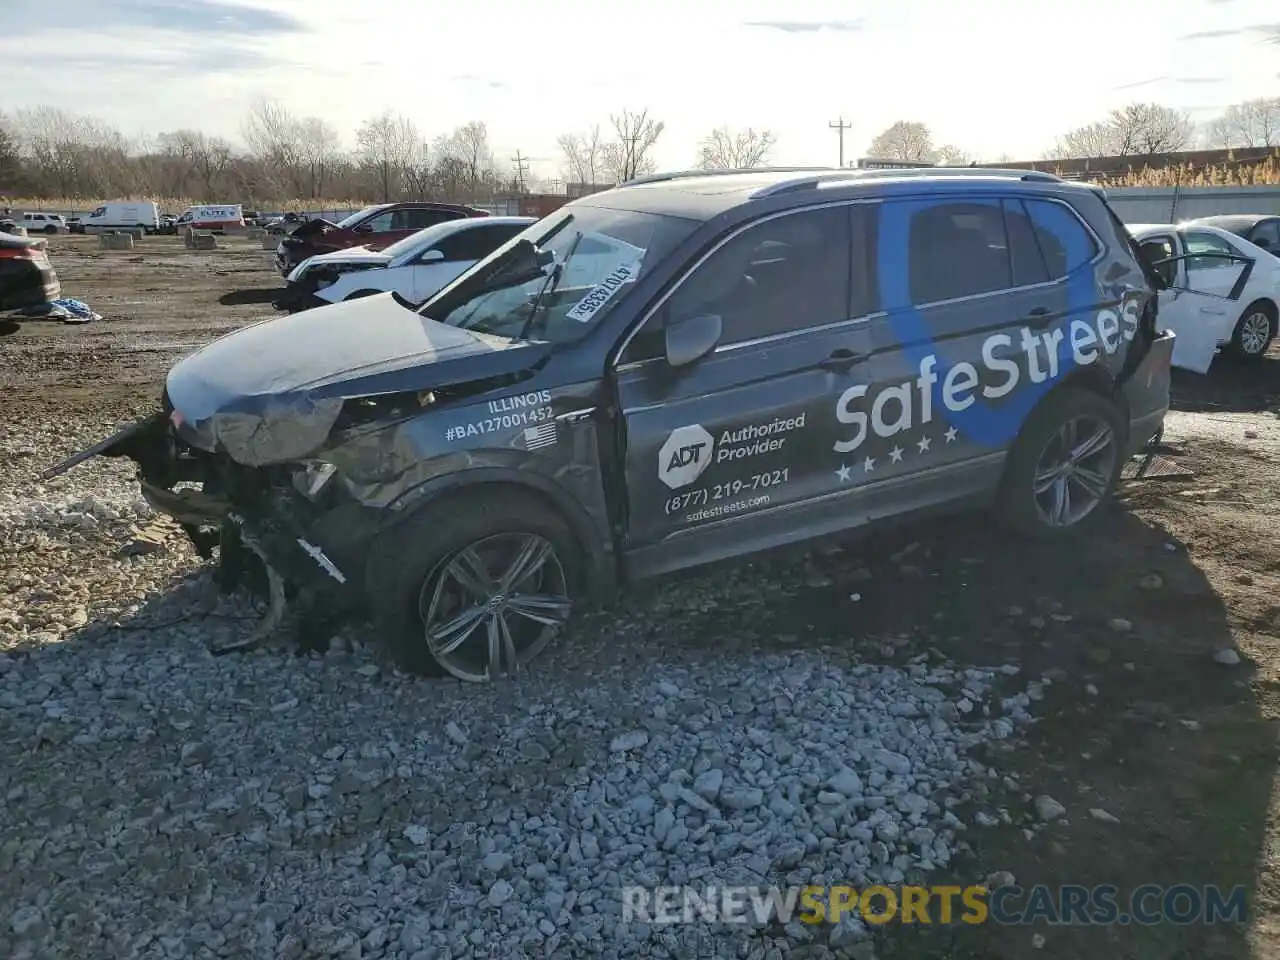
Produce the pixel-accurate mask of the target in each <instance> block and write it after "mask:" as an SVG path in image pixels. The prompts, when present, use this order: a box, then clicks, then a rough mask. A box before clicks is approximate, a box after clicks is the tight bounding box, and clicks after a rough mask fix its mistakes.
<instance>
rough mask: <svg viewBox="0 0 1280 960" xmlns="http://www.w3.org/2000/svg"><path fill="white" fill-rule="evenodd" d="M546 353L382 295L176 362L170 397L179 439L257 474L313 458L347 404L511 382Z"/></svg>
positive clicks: (252, 332) (300, 316) (272, 326)
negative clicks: (498, 379) (509, 377)
mask: <svg viewBox="0 0 1280 960" xmlns="http://www.w3.org/2000/svg"><path fill="white" fill-rule="evenodd" d="M550 350H551V345H550V344H548V343H541V342H538V343H529V342H522V341H513V340H506V339H504V338H502V337H493V336H488V335H485V334H479V333H472V332H470V331H467V330H460V329H458V328H457V327H450V326H446V325H445V324H442V323H437V322H436V321H434V320H429V319H427V318H426V317H423V316H419V315H418V314H417V313H415V312H414V311H412V310H409V309H406V308H405V307H402V306H401V305H400V304H399V303H398V302H397V300H396V298H395V295H394V294H390V293H386V294H380V295H378V296H373V297H364V298H362V299H359V300H352V301H348V302H345V303H338V304H334V305H333V306H329V307H317V308H315V309H313V310H304V311H302V312H301V313H295V314H292V315H290V316H285V317H278V318H275V319H272V320H267V321H264V322H263V323H259V324H255V325H254V326H251V327H246V328H244V329H243V330H237V331H236V332H235V333H231V334H228V335H227V336H225V337H222V338H220V339H218V340H215V341H214V342H213V343H211V344H209V345H208V346H206V347H204V348H203V349H201V350H199V351H197V352H196V353H194V354H192V355H191V356H189V357H187V358H186V359H185V360H183V361H181V362H180V363H178V364H177V365H176V366H175V367H174V368H173V369H172V370H170V371H169V376H168V380H167V382H166V390H167V392H168V396H169V402H170V403H171V404H172V405H173V408H174V411H175V415H176V421H177V423H178V429H179V432H180V433H181V434H182V436H183V438H184V439H185V440H187V441H188V442H189V443H191V444H192V445H194V446H196V447H199V448H200V449H203V450H208V451H213V450H215V449H217V448H219V447H221V448H222V449H224V450H225V451H226V452H227V454H228V455H229V456H230V457H231V458H232V459H233V460H235V461H237V462H239V463H242V464H244V465H246V466H252V467H257V466H263V465H265V464H269V463H282V462H285V461H288V460H297V459H299V458H301V457H305V456H306V455H307V454H309V453H311V452H313V451H314V450H316V449H317V448H318V447H320V446H321V445H322V444H323V443H324V441H325V440H326V439H327V438H328V436H329V431H330V430H331V429H332V428H333V424H334V422H335V421H336V420H337V418H338V414H339V413H340V412H341V410H342V406H343V403H344V402H345V401H346V400H348V399H351V398H354V397H371V396H380V395H385V394H391V393H401V392H405V391H421V390H431V389H436V388H440V387H446V386H451V385H453V384H458V383H466V382H468V381H471V380H479V379H483V378H488V377H495V376H502V375H505V374H512V373H517V372H519V371H521V370H526V369H528V368H530V367H532V366H534V365H536V364H537V363H538V362H539V361H540V360H542V359H543V358H544V357H546V355H547V354H548V353H549V352H550Z"/></svg>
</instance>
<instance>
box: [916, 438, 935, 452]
mask: <svg viewBox="0 0 1280 960" xmlns="http://www.w3.org/2000/svg"><path fill="white" fill-rule="evenodd" d="M932 442H933V441H932V440H930V439H929V438H928V437H921V438H920V440H919V441H918V442H917V443H916V449H917V450H919V451H920V452H921V453H927V452H928V451H929V444H930V443H932Z"/></svg>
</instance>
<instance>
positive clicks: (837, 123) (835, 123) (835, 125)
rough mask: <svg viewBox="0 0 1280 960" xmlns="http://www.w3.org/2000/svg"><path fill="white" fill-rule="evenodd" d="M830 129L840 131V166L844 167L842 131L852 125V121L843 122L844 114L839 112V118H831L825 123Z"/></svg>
mask: <svg viewBox="0 0 1280 960" xmlns="http://www.w3.org/2000/svg"><path fill="white" fill-rule="evenodd" d="M827 126H828V127H830V128H831V129H832V130H838V131H839V133H840V167H841V169H843V168H844V132H845V131H846V130H848V129H850V128H852V127H853V124H852V123H845V122H844V114H843V113H842V114H840V119H839V120H832V121H831V122H830V123H828V124H827Z"/></svg>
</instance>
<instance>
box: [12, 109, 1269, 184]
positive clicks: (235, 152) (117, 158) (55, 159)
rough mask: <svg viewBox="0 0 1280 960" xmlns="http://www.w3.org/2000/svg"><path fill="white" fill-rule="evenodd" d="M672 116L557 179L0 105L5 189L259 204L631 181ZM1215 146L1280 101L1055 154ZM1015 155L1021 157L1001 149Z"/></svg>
mask: <svg viewBox="0 0 1280 960" xmlns="http://www.w3.org/2000/svg"><path fill="white" fill-rule="evenodd" d="M665 129H666V124H665V123H664V122H663V121H662V120H660V119H658V118H657V117H654V116H652V115H651V113H650V111H649V110H648V109H640V110H633V109H623V110H621V111H620V112H618V113H616V114H611V115H610V116H609V117H608V120H607V121H602V122H600V123H596V124H592V125H591V126H589V127H588V128H586V129H584V130H577V131H569V132H565V133H563V134H561V135H560V136H559V137H558V138H557V144H558V147H559V151H560V154H561V156H560V176H559V178H558V179H559V183H555V182H551V181H547V180H545V179H542V178H537V177H533V178H530V177H527V176H526V175H525V172H524V170H523V169H521V168H519V167H515V166H513V165H512V164H511V163H510V162H503V161H499V160H498V159H497V157H496V156H495V153H494V149H493V147H492V145H491V141H490V134H489V129H488V127H487V126H486V125H485V124H484V123H483V122H482V121H478V120H476V121H470V122H468V123H464V124H462V125H461V126H459V127H457V128H455V129H454V130H452V131H451V132H449V133H444V134H437V135H435V136H431V135H430V134H429V133H428V132H427V131H424V130H423V129H422V128H420V127H419V126H418V125H417V124H416V123H415V122H414V121H413V120H412V119H410V118H408V117H405V116H403V115H400V114H396V113H392V112H389V111H388V112H383V113H381V114H378V115H375V116H372V117H369V118H368V119H366V120H365V121H364V122H363V123H361V124H360V125H359V126H358V127H357V128H356V130H355V131H354V137H353V139H354V144H355V146H354V149H349V148H347V147H345V146H344V144H343V138H342V136H341V134H340V133H339V131H338V130H337V129H336V128H335V127H334V126H333V125H332V124H331V123H330V122H329V121H327V120H325V119H324V118H322V117H318V116H301V115H298V114H295V113H293V112H291V111H290V110H288V109H287V108H285V107H284V106H282V105H281V104H280V103H278V102H275V101H271V100H266V99H260V100H258V101H257V102H255V103H254V104H253V106H252V107H251V109H250V110H249V112H248V114H247V116H246V117H245V118H244V121H243V124H242V126H241V140H242V144H241V145H239V146H237V145H236V144H233V143H232V142H231V141H230V140H228V139H226V138H224V137H219V136H215V135H212V134H208V133H205V132H203V131H200V130H196V129H183V130H172V131H167V132H164V133H159V134H156V135H154V136H150V137H143V138H139V139H133V140H131V139H130V138H128V137H126V136H125V135H124V134H123V133H121V131H120V130H118V129H117V128H115V127H113V126H112V125H110V124H108V123H105V122H103V121H102V120H100V119H97V118H95V117H91V116H86V115H80V114H75V113H71V112H68V111H65V110H60V109H58V108H55V107H49V106H40V107H35V108H32V109H26V110H18V111H16V112H14V113H13V114H11V115H8V116H6V115H3V114H0V193H4V194H7V195H9V196H26V197H33V198H68V199H75V198H83V199H103V198H107V197H157V198H161V197H167V198H180V197H186V198H199V199H203V200H206V201H209V202H216V201H218V200H228V201H239V202H244V203H248V204H252V205H265V204H267V203H272V204H284V205H288V204H291V203H296V204H305V203H306V202H308V201H315V200H321V199H327V200H344V201H350V202H355V203H366V202H378V201H387V200H399V199H421V200H445V199H447V200H459V201H482V200H487V199H491V198H492V197H494V196H496V195H500V194H511V193H520V192H541V191H552V192H555V191H557V190H558V189H559V187H560V185H561V184H563V185H566V186H567V185H580V186H583V187H586V188H592V187H599V186H607V185H610V184H615V183H621V182H623V181H626V180H630V179H633V178H634V177H637V176H640V175H643V174H645V173H650V172H652V171H653V170H654V169H655V160H654V156H653V152H654V147H655V145H656V144H657V143H658V142H659V140H660V138H661V137H662V135H663V133H664V131H665ZM1197 144H1199V145H1203V146H1206V147H1210V148H1232V147H1272V146H1280V97H1273V98H1269V99H1268V98H1263V99H1257V100H1250V101H1246V102H1243V103H1238V104H1234V105H1232V106H1230V107H1228V108H1227V109H1226V110H1225V111H1224V112H1223V113H1222V114H1221V115H1219V116H1217V117H1215V118H1213V119H1212V120H1210V121H1209V122H1208V123H1206V124H1203V125H1199V126H1197V124H1195V123H1194V122H1193V121H1192V119H1191V117H1190V116H1189V115H1188V114H1187V113H1186V112H1185V111H1181V110H1178V109H1176V108H1174V107H1169V106H1165V105H1162V104H1158V103H1133V104H1129V105H1127V106H1124V107H1120V108H1117V109H1115V110H1112V111H1111V112H1110V113H1108V114H1107V115H1106V116H1105V117H1102V118H1101V119H1099V120H1097V121H1095V122H1093V123H1090V124H1086V125H1085V126H1082V127H1079V128H1077V129H1075V130H1070V131H1067V132H1066V133H1064V134H1062V135H1061V136H1060V137H1058V138H1057V140H1056V141H1055V143H1054V144H1053V145H1052V146H1051V147H1050V148H1049V150H1048V151H1046V155H1047V158H1048V159H1068V158H1087V157H1111V156H1121V157H1124V156H1132V157H1135V158H1139V157H1143V156H1152V155H1156V154H1165V153H1172V152H1176V151H1179V150H1184V149H1187V148H1189V147H1191V146H1193V145H1197ZM776 145H777V135H776V134H775V133H774V132H773V131H770V130H764V129H755V128H746V129H735V128H732V127H729V126H720V127H716V128H715V129H713V130H711V131H710V132H708V133H707V134H706V135H705V136H704V137H703V138H702V139H701V140H700V141H699V143H698V145H697V155H696V158H695V161H694V164H695V165H696V166H697V167H700V168H702V169H707V170H725V169H742V168H749V167H757V166H761V165H764V164H766V163H768V161H769V158H770V156H771V154H772V152H773V150H774V148H775V146H776ZM867 154H868V156H871V157H875V158H881V159H895V160H908V161H914V162H927V163H942V164H966V163H969V162H970V160H971V156H970V154H969V153H968V152H967V151H966V150H964V149H963V148H961V147H958V146H956V145H954V144H948V143H943V144H938V143H936V142H935V140H934V136H933V132H932V131H931V130H930V128H929V126H928V125H927V124H925V123H923V122H920V121H916V120H899V121H897V122H895V123H893V124H891V125H890V126H889V127H887V128H886V129H885V130H883V131H881V132H880V133H879V134H877V135H876V136H875V137H874V138H873V140H872V142H871V145H870V148H869V149H868V151H867ZM995 159H996V160H997V161H999V160H1010V159H1013V158H1011V157H1009V156H1007V155H1006V156H1003V157H998V158H995Z"/></svg>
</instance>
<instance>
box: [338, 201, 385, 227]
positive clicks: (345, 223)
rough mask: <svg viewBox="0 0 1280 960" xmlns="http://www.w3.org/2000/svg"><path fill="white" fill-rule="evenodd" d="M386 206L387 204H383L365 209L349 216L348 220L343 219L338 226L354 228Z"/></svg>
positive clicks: (376, 204)
mask: <svg viewBox="0 0 1280 960" xmlns="http://www.w3.org/2000/svg"><path fill="white" fill-rule="evenodd" d="M384 206H386V204H382V203H375V204H374V205H373V206H371V207H365V208H364V209H363V210H357V211H356V212H355V213H353V214H351V216H349V217H347V218H345V219H343V220H339V221H338V226H340V227H354V226H355V225H356V224H357V223H359V222H360V221H361V220H363V219H364V218H365V217H368V216H371V215H372V214H373V213H375V212H376V211H378V210H381V209H382V208H383V207H384Z"/></svg>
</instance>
